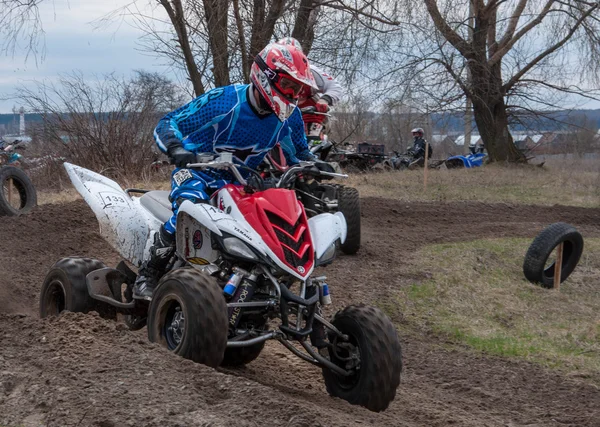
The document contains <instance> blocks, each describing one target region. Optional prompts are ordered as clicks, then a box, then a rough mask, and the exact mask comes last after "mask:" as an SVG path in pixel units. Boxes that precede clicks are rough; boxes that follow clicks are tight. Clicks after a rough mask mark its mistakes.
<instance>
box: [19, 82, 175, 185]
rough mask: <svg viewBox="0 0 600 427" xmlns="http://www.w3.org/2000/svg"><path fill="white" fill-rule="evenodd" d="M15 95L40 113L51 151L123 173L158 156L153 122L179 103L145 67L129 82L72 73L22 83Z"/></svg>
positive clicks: (136, 169)
mask: <svg viewBox="0 0 600 427" xmlns="http://www.w3.org/2000/svg"><path fill="white" fill-rule="evenodd" d="M17 96H18V98H19V99H20V101H21V103H22V104H23V105H25V106H26V108H27V109H28V110H29V111H31V112H37V113H39V114H41V115H42V119H43V125H42V135H43V138H44V144H46V145H47V148H48V149H49V150H51V151H52V152H54V153H55V154H59V155H64V156H65V157H67V158H68V159H69V160H70V161H73V162H76V163H77V164H79V165H81V166H84V167H88V168H91V169H94V170H102V171H106V172H108V173H110V174H112V175H125V176H139V175H140V172H141V171H143V170H144V169H145V168H149V166H150V163H151V162H152V160H154V158H155V156H156V155H157V154H156V149H155V143H154V138H153V131H154V128H155V126H156V123H157V122H158V120H159V118H160V117H161V116H162V115H163V114H165V112H167V111H170V110H172V109H173V108H175V106H178V105H181V104H182V103H183V99H182V96H181V94H180V92H179V91H178V90H177V88H176V86H174V85H173V84H172V83H171V82H170V81H169V80H167V79H165V78H164V77H162V76H161V75H159V74H156V73H147V72H143V71H138V72H136V75H135V77H134V78H132V79H131V80H129V81H126V80H123V79H121V78H118V77H116V76H115V75H112V74H111V75H106V76H103V77H102V78H99V79H98V80H97V81H95V82H89V81H87V80H86V79H84V77H83V76H82V75H81V74H73V75H69V76H64V77H62V78H61V79H60V81H59V83H58V84H57V85H53V84H44V83H37V86H36V87H35V88H29V87H25V86H23V87H20V88H19V89H18V93H17Z"/></svg>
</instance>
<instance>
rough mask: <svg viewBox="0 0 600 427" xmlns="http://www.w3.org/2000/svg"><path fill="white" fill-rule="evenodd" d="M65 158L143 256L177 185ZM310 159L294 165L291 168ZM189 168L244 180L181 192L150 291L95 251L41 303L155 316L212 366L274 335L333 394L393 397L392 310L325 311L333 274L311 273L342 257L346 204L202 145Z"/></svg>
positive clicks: (254, 350) (169, 343)
mask: <svg viewBox="0 0 600 427" xmlns="http://www.w3.org/2000/svg"><path fill="white" fill-rule="evenodd" d="M65 167H66V169H67V172H68V174H69V177H70V178H71V180H72V182H73V184H74V186H75V188H76V189H77V190H78V191H79V192H80V194H81V195H82V197H83V198H84V199H85V200H86V202H87V203H88V204H89V205H90V207H91V208H92V210H93V211H94V213H95V215H96V217H97V218H98V221H99V223H100V233H101V235H102V236H103V237H104V238H105V239H106V240H107V241H108V242H109V243H110V244H111V245H112V246H113V247H114V248H115V249H116V250H117V251H118V252H119V253H120V254H121V255H122V256H123V258H124V259H125V260H127V261H129V262H130V263H131V264H133V265H136V266H140V265H141V263H142V261H143V260H145V259H147V258H148V256H149V251H150V247H151V246H152V243H153V237H154V234H155V233H156V232H157V230H159V228H160V226H161V224H162V223H164V222H165V220H167V219H168V218H169V217H170V216H171V214H172V212H171V203H170V202H169V200H168V193H167V192H166V191H146V190H138V189H127V190H122V189H121V187H120V186H119V185H118V184H117V183H116V182H114V181H112V180H110V179H108V178H105V177H103V176H102V175H99V174H97V173H94V172H91V171H89V170H86V169H83V168H81V167H78V166H75V165H72V164H68V163H65ZM311 168H314V164H312V163H306V164H303V165H300V166H297V167H294V168H290V169H289V170H288V171H286V173H285V174H284V176H282V180H283V181H287V180H289V179H291V178H290V177H291V176H292V175H298V174H301V173H303V172H304V170H305V169H311ZM188 169H198V170H206V169H212V170H215V169H218V170H225V171H229V172H230V173H231V174H232V175H233V176H234V177H235V178H236V180H237V182H238V183H239V185H234V184H228V185H225V186H224V187H222V188H221V189H219V190H217V191H215V192H214V193H213V194H212V196H211V199H210V203H200V204H194V203H192V202H191V201H189V200H186V201H184V202H183V203H181V205H180V207H179V211H178V216H177V231H176V251H175V253H174V255H172V257H171V258H170V260H169V266H168V268H167V273H166V274H165V275H164V276H163V277H162V278H161V279H160V281H159V283H158V286H157V287H156V289H155V291H154V294H153V297H152V300H151V301H150V302H148V301H144V300H138V299H133V298H132V287H133V283H134V281H135V279H136V274H135V273H134V272H133V271H132V270H131V269H130V268H129V267H127V266H126V264H125V263H124V262H123V261H122V262H121V263H120V264H119V265H118V266H117V267H116V268H110V267H106V266H105V265H104V264H103V263H101V262H100V261H98V260H93V259H89V258H64V259H62V260H60V261H58V262H57V263H56V264H55V265H54V266H53V267H52V269H51V270H50V272H49V273H48V275H47V276H46V279H45V281H44V283H43V286H42V289H41V296H40V315H41V316H42V317H45V316H49V315H58V314H59V313H60V312H61V311H63V310H70V311H80V312H86V311H91V310H96V311H98V312H100V313H109V314H111V313H110V311H111V310H116V311H117V312H120V313H123V314H125V315H126V316H127V323H128V325H129V326H130V327H131V328H132V329H140V328H142V327H143V326H144V324H145V323H147V328H148V337H149V339H150V341H153V342H158V343H160V344H161V345H163V346H165V347H166V348H168V349H169V350H171V351H173V352H174V353H176V354H178V355H180V356H182V357H184V358H188V359H191V360H193V361H195V362H198V363H203V364H206V365H208V366H212V367H217V366H219V365H224V366H236V365H244V364H247V363H250V362H252V361H253V360H254V359H256V358H257V357H258V355H259V354H260V353H261V351H262V349H263V346H264V345H265V341H267V340H269V339H274V340H277V341H279V342H280V343H281V344H283V345H284V346H285V347H286V348H288V349H289V350H290V351H291V352H292V353H294V354H295V355H297V356H298V357H300V358H302V359H303V360H305V361H307V362H309V363H312V364H314V365H317V366H319V367H320V368H321V369H322V373H323V377H324V381H325V385H326V388H327V391H328V392H329V394H331V395H332V396H337V397H340V398H342V399H345V400H347V401H348V402H350V403H353V404H357V405H362V406H365V407H367V408H368V409H370V410H372V411H382V410H384V409H386V408H387V406H388V405H389V403H390V402H391V401H392V400H393V399H394V397H395V394H396V388H397V387H398V385H399V383H400V374H401V370H402V361H401V348H400V343H399V340H398V336H397V333H396V330H395V328H394V326H393V324H392V322H391V321H390V320H389V318H388V317H387V316H386V315H385V314H384V313H383V312H382V311H380V310H379V309H377V308H373V307H367V306H364V305H353V306H348V307H346V308H344V309H342V310H340V311H338V312H337V313H336V314H335V316H333V319H332V320H331V321H328V320H326V319H325V318H324V317H322V313H321V307H322V306H323V305H326V304H329V303H330V302H331V296H330V294H329V287H328V285H327V283H326V278H325V277H313V276H312V273H313V271H314V268H315V267H317V266H320V265H325V264H328V263H330V262H332V261H333V258H334V257H335V249H336V242H338V241H342V242H343V241H344V240H345V238H346V223H345V220H344V216H343V215H342V214H341V213H336V214H330V213H323V214H319V215H316V216H313V217H312V218H310V219H308V218H307V216H306V213H305V211H304V208H303V206H302V204H301V203H300V202H299V201H298V200H297V198H296V195H295V194H294V192H293V191H290V190H287V189H282V188H269V189H266V190H263V189H262V188H261V187H262V182H263V180H262V179H261V177H260V175H258V174H256V175H254V171H251V170H249V169H247V168H245V167H244V166H239V165H235V164H234V163H233V162H232V160H231V154H228V153H224V154H221V157H219V158H217V159H215V158H214V156H212V155H210V156H199V162H198V163H195V164H189V165H188ZM186 173H188V174H189V170H187V169H182V170H180V171H178V172H177V174H182V176H183V175H185V174H186ZM242 173H247V174H252V180H250V179H248V180H246V179H245V178H244V177H243V176H242ZM177 174H175V176H174V178H177ZM251 182H253V183H254V184H251ZM112 314H114V313H112ZM275 325H277V326H275ZM309 337H310V342H309V340H308V338H309ZM265 368H266V369H268V367H265Z"/></svg>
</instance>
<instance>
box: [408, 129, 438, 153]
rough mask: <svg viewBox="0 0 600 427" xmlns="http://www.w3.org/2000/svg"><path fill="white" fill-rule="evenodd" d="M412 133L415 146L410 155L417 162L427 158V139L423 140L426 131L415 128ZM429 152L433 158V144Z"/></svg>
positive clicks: (409, 151)
mask: <svg viewBox="0 0 600 427" xmlns="http://www.w3.org/2000/svg"><path fill="white" fill-rule="evenodd" d="M411 133H412V136H413V146H412V148H411V149H410V150H408V154H411V155H412V156H413V159H415V160H417V159H420V158H423V157H425V147H426V146H427V141H425V138H423V135H424V134H425V131H424V130H423V128H414V129H413V130H412V131H411ZM428 151H429V153H428V156H429V157H431V155H432V153H433V149H432V148H431V144H430V145H429V150H428Z"/></svg>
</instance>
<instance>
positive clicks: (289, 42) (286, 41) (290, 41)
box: [277, 37, 303, 52]
mask: <svg viewBox="0 0 600 427" xmlns="http://www.w3.org/2000/svg"><path fill="white" fill-rule="evenodd" d="M277 44H282V45H284V46H293V47H295V48H296V49H298V50H299V51H300V52H303V50H302V45H301V44H300V42H299V41H298V40H296V39H295V38H293V37H284V38H282V39H281V40H279V41H278V42H277Z"/></svg>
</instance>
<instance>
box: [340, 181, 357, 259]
mask: <svg viewBox="0 0 600 427" xmlns="http://www.w3.org/2000/svg"><path fill="white" fill-rule="evenodd" d="M338 211H340V212H341V213H343V214H344V217H345V218H346V225H347V227H348V234H347V236H346V241H345V242H344V243H342V244H341V245H340V249H341V250H342V252H344V253H345V254H347V255H354V254H355V253H356V252H358V249H359V248H360V199H359V197H358V190H357V189H356V188H352V187H340V188H339V192H338Z"/></svg>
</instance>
